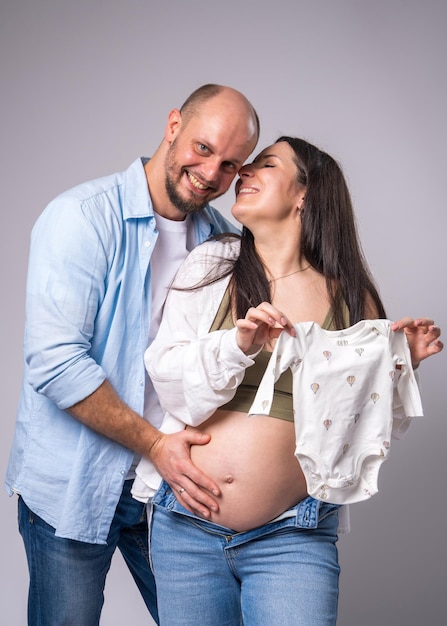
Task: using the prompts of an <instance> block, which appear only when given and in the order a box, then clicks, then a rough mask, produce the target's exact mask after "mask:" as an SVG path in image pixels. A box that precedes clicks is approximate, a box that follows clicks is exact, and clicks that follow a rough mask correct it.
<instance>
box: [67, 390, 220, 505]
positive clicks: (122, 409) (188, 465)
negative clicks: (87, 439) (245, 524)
mask: <svg viewBox="0 0 447 626" xmlns="http://www.w3.org/2000/svg"><path fill="white" fill-rule="evenodd" d="M67 411H68V413H70V415H72V416H73V417H74V418H76V419H77V420H79V421H80V422H82V423H83V424H85V425H86V426H88V427H89V428H91V429H92V430H94V431H95V432H97V433H100V434H101V435H104V436H105V437H108V438H109V439H112V440H113V441H116V442H117V443H119V444H121V445H122V446H125V447H126V448H129V449H130V450H133V451H135V452H137V453H138V454H141V455H142V456H144V457H146V458H148V459H150V460H151V461H152V463H153V464H154V465H155V467H156V469H157V470H158V472H159V473H160V474H161V475H162V476H163V478H164V479H165V480H166V482H167V483H169V485H170V486H171V487H172V488H173V489H175V490H176V491H178V490H179V489H180V488H183V489H184V492H182V499H183V500H184V501H185V502H186V504H187V505H188V506H189V508H190V509H191V510H193V511H197V512H198V513H200V515H202V516H204V517H209V515H210V510H212V511H214V512H217V510H218V506H217V502H216V500H215V499H214V498H212V497H211V496H210V495H208V494H213V495H214V496H219V495H220V491H219V488H218V486H217V485H216V483H214V482H213V481H212V480H211V479H209V478H208V477H207V476H206V475H205V474H203V472H201V471H200V470H199V469H197V467H195V465H194V464H193V463H192V462H191V459H190V447H191V446H192V445H204V444H206V443H208V441H209V436H208V435H206V434H203V433H199V432H193V431H191V430H184V431H182V432H179V433H175V434H171V435H165V434H163V433H161V432H160V431H158V430H157V429H156V428H154V427H153V426H152V425H151V424H149V423H148V422H147V421H146V420H145V419H143V418H142V417H141V416H139V415H138V414H137V413H135V412H134V411H132V409H130V407H128V406H127V405H126V404H125V403H124V402H123V401H122V400H121V399H120V398H119V396H118V395H117V393H116V392H115V391H114V389H113V387H112V386H111V385H110V383H109V382H108V381H105V382H104V383H103V384H102V385H101V386H100V387H98V389H97V390H96V391H94V392H93V393H92V394H91V395H89V396H88V397H87V398H85V399H84V400H81V401H80V402H78V403H76V404H75V405H73V406H72V407H70V408H69V409H67Z"/></svg>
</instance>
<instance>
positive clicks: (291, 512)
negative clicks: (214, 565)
mask: <svg viewBox="0 0 447 626" xmlns="http://www.w3.org/2000/svg"><path fill="white" fill-rule="evenodd" d="M152 504H153V505H154V506H156V507H157V506H158V507H162V508H164V509H166V510H167V511H172V512H173V513H178V514H180V515H185V516H186V517H189V518H191V519H192V520H195V521H196V522H200V523H201V525H203V526H204V527H205V526H206V527H207V528H209V529H212V530H214V531H219V532H222V533H224V534H232V535H234V534H245V533H238V532H237V531H234V530H233V529H231V528H226V527H225V526H220V525H219V524H215V523H214V522H210V521H208V520H206V519H204V518H203V517H199V516H198V515H195V514H194V513H191V512H190V511H188V510H187V509H185V508H184V507H183V506H182V505H181V504H180V503H179V502H178V500H177V499H176V497H175V495H174V493H173V491H172V489H171V488H170V486H169V485H168V484H167V483H166V482H165V481H162V483H161V485H160V488H159V489H158V491H157V493H156V494H155V495H154V497H153V499H152ZM339 508H340V505H339V504H331V503H329V502H323V501H321V500H316V499H315V498H312V496H308V497H307V498H305V499H304V500H302V501H301V502H298V504H296V505H295V506H293V507H291V508H290V509H288V511H285V512H284V513H282V514H281V515H279V516H278V517H277V518H275V519H273V520H271V521H270V522H267V524H264V525H263V527H262V528H266V527H271V529H272V530H276V529H277V527H278V526H281V527H286V526H294V527H296V528H303V529H306V528H307V529H311V528H317V527H318V523H319V522H320V521H321V520H322V519H324V518H325V517H327V516H328V515H330V514H331V513H334V512H335V511H337V510H338V509H339ZM247 532H251V531H247Z"/></svg>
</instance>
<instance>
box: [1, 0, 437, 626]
mask: <svg viewBox="0 0 447 626" xmlns="http://www.w3.org/2000/svg"><path fill="white" fill-rule="evenodd" d="M446 6H447V5H446V3H445V1H444V0H425V1H424V2H418V1H416V0H388V1H385V0H375V2H370V1H369V0H358V1H356V0H314V1H313V2H304V1H301V0H276V1H275V2H272V3H269V2H264V1H263V0H246V1H244V0H226V1H225V2H215V3H214V2H212V1H211V0H190V1H189V2H183V1H182V0H171V1H170V2H166V3H163V2H156V1H155V0H127V2H121V1H120V0H103V1H99V0H98V1H96V2H94V1H92V2H88V0H77V2H70V1H69V0H14V2H12V1H9V2H8V1H7V0H3V2H2V3H1V5H0V53H1V54H0V59H1V60H0V64H1V94H2V95H1V99H0V120H1V145H2V150H1V155H0V159H1V169H0V171H1V181H2V183H1V196H2V208H1V212H0V219H1V228H0V237H1V245H0V255H1V263H0V268H1V277H2V279H1V285H2V305H1V316H2V317H1V320H2V323H1V347H2V350H1V360H2V377H1V398H2V402H1V406H2V415H1V437H0V460H1V468H0V469H1V474H2V476H3V475H4V471H5V467H6V462H7V456H8V450H9V446H10V443H11V438H12V433H13V423H14V417H15V410H16V405H17V399H18V394H19V385H20V378H21V348H22V331H23V324H24V313H23V309H24V287H25V276H26V266H27V254H28V243H29V235H30V230H31V227H32V225H33V223H34V221H35V219H36V218H37V216H38V214H39V213H40V212H41V210H42V209H43V207H44V206H45V204H46V203H47V202H48V201H49V200H50V199H51V198H52V197H53V196H55V195H56V194H57V193H59V192H61V191H63V190H64V189H66V188H68V187H70V186H72V185H74V184H77V183H79V182H81V181H83V180H87V179H90V178H94V177H96V176H100V175H103V174H108V173H111V172H113V171H116V170H122V169H125V168H126V167H127V165H128V164H129V163H130V162H131V161H132V160H133V159H134V158H136V156H138V155H143V154H145V155H150V154H151V152H152V151H153V150H154V149H155V147H156V146H157V145H158V143H159V141H160V140H161V136H162V131H163V128H164V124H165V121H166V116H167V113H168V111H169V110H170V108H172V107H174V106H179V105H180V104H181V103H182V101H183V99H184V98H185V97H186V96H187V95H188V94H189V93H190V92H191V91H192V90H193V89H195V88H196V87H197V86H199V85H200V84H203V83H205V82H220V83H224V84H229V85H232V86H234V87H237V88H239V89H241V90H242V91H244V92H245V93H246V94H247V96H248V97H249V98H250V99H251V100H252V102H253V103H254V105H255V106H256V107H257V109H258V112H259V115H260V118H261V122H262V136H261V140H260V144H259V145H260V146H265V145H267V144H268V143H270V142H272V141H273V140H274V139H275V138H276V137H277V136H279V135H280V134H282V133H287V134H296V135H300V136H303V137H305V138H307V139H309V140H310V141H312V142H314V143H317V144H318V145H320V146H321V147H322V148H324V149H326V150H328V151H329V152H330V153H331V154H333V155H335V156H336V157H337V158H338V159H339V160H340V162H341V163H342V165H343V168H344V171H345V173H346V176H347V178H348V181H349V183H350V187H351V190H352V195H353V199H354V203H355V207H356V211H357V216H358V226H359V231H360V235H361V239H362V242H363V247H364V251H365V254H366V256H367V258H368V260H369V263H370V266H371V269H372V271H373V273H374V275H375V277H376V279H377V281H378V283H379V285H380V290H381V294H382V296H383V299H384V301H385V303H386V305H387V307H388V315H389V317H391V318H392V319H398V318H400V317H402V316H403V315H411V316H413V317H416V316H421V315H430V316H433V317H434V318H435V319H436V321H437V322H438V323H439V324H440V325H441V326H443V327H444V332H445V333H446V334H447V319H446V296H445V278H444V274H445V270H446V232H447V231H446V217H445V213H446V203H445V196H446V194H445V189H446V170H447V160H446V143H447V126H446V121H445V120H446V118H445V115H446V111H447V88H446V80H445V77H446V69H445V68H446V60H447V58H446V56H447V55H446V52H447V37H446V24H447V10H446ZM231 202H232V192H229V193H228V194H227V197H225V198H223V199H222V200H220V201H219V202H218V203H217V205H218V206H219V207H220V208H221V209H222V210H223V211H224V212H225V213H226V214H227V215H229V208H230V206H231ZM445 364H446V355H445V354H441V355H437V356H435V357H433V358H432V359H431V360H430V361H429V362H426V363H425V364H424V365H423V366H422V367H421V370H420V374H421V384H422V393H423V400H424V407H425V414H426V415H425V417H424V418H423V419H420V420H418V421H417V422H416V423H414V424H413V425H412V427H411V429H410V431H409V433H408V435H407V437H406V438H405V439H404V440H403V441H401V442H396V443H395V444H394V446H393V448H392V451H391V458H390V460H389V461H387V463H386V464H385V465H384V466H383V469H382V470H381V474H380V485H379V486H380V491H379V494H378V495H376V496H375V497H374V498H373V499H372V500H370V501H368V502H366V503H362V504H358V505H356V506H354V507H352V510H351V515H352V532H351V533H350V535H348V536H346V537H343V538H341V539H340V543H339V547H340V561H341V565H342V576H341V600H340V618H339V624H340V626H375V625H377V624H381V625H383V626H394V625H396V626H401V625H403V624H405V626H420V625H421V624H425V625H427V626H437V625H439V624H443V623H445V622H444V620H445V615H446V608H447V588H446V576H445V562H446V556H447V549H446V540H445V517H446V504H445V502H446V500H445V498H446V484H445V483H446V480H447V477H446V455H445V445H446V444H445V442H446V441H447V425H446V420H445V415H444V412H445V404H446V401H445V400H446V393H445V375H444V371H445ZM0 510H1V516H0V524H1V526H0V537H1V542H2V546H1V559H0V570H1V581H0V582H1V584H0V622H1V623H2V624H5V625H8V626H16V625H17V626H21V625H23V624H26V608H25V605H26V593H27V569H26V562H25V555H24V551H23V547H22V544H21V540H20V538H19V535H18V533H17V530H16V520H15V517H16V502H15V499H9V498H8V497H7V496H6V495H5V494H3V496H1V498H0ZM322 592H323V590H322ZM150 623H151V620H150V619H149V618H148V616H147V615H146V612H145V610H144V607H143V605H142V602H141V600H140V598H139V596H138V593H137V592H136V590H135V588H134V585H133V583H132V582H131V580H130V576H129V575H128V574H127V572H126V571H125V567H124V565H123V563H122V561H121V557H119V556H117V557H116V559H115V561H114V564H113V566H112V571H111V574H110V578H109V580H108V583H107V587H106V603H105V609H104V614H103V619H102V624H103V625H104V626H127V625H128V624H150ZM216 626H219V625H218V624H216ZM273 626H274V625H273Z"/></svg>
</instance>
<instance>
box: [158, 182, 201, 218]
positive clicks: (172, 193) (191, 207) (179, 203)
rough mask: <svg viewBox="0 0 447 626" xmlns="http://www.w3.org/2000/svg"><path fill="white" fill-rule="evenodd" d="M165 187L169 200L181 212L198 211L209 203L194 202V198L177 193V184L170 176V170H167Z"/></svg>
mask: <svg viewBox="0 0 447 626" xmlns="http://www.w3.org/2000/svg"><path fill="white" fill-rule="evenodd" d="M165 188H166V193H167V194H168V197H169V200H170V201H171V202H172V204H173V205H174V206H175V208H176V209H178V210H179V211H180V212H181V213H184V214H185V215H188V214H189V213H196V212H197V211H200V210H201V209H203V208H204V207H205V206H206V204H207V202H206V201H202V202H200V203H197V202H193V201H192V200H185V199H184V198H182V197H181V196H180V194H179V193H177V187H176V184H175V182H174V181H173V180H172V178H170V177H169V173H168V172H166V179H165Z"/></svg>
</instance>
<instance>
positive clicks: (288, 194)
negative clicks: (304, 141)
mask: <svg viewBox="0 0 447 626" xmlns="http://www.w3.org/2000/svg"><path fill="white" fill-rule="evenodd" d="M293 157H294V152H293V150H292V148H291V147H290V146H289V144H288V143H286V142H285V141H281V142H279V143H275V144H273V145H272V146H269V147H268V148H265V149H264V150H263V151H262V152H261V153H260V154H259V155H258V156H257V157H256V158H255V160H254V161H253V163H250V164H248V165H244V166H243V167H242V168H241V169H240V170H239V176H240V178H239V179H238V181H237V182H236V202H235V204H234V205H233V208H232V210H231V212H232V214H233V216H234V217H235V219H237V220H238V221H239V222H240V223H241V224H243V225H244V226H247V228H249V229H250V230H252V227H253V225H256V223H259V220H260V219H266V220H269V221H270V222H281V221H284V220H290V219H292V220H295V219H297V218H298V216H299V208H300V207H301V204H302V202H303V199H304V194H305V189H304V187H303V186H302V185H300V184H299V183H298V181H297V175H298V171H297V166H296V164H295V162H294V160H293Z"/></svg>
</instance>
